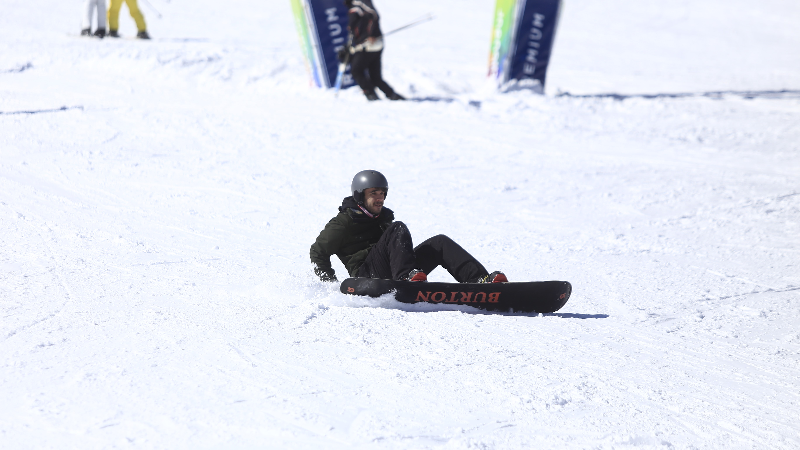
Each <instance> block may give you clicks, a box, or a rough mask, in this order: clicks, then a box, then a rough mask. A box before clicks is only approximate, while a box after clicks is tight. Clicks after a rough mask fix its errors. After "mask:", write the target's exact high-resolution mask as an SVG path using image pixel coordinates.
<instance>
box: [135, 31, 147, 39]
mask: <svg viewBox="0 0 800 450" xmlns="http://www.w3.org/2000/svg"><path fill="white" fill-rule="evenodd" d="M136 39H150V35H149V34H147V31H140V32H138V33H136Z"/></svg>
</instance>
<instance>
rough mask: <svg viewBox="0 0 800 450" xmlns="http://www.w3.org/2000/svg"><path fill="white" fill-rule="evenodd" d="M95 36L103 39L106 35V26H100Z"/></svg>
mask: <svg viewBox="0 0 800 450" xmlns="http://www.w3.org/2000/svg"><path fill="white" fill-rule="evenodd" d="M94 37H99V38H100V39H103V38H104V37H106V29H105V28H98V29H97V30H96V31H95V32H94Z"/></svg>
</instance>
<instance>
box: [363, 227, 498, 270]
mask: <svg viewBox="0 0 800 450" xmlns="http://www.w3.org/2000/svg"><path fill="white" fill-rule="evenodd" d="M438 266H442V267H444V268H445V269H447V271H448V272H450V275H452V276H453V278H455V279H456V281H458V282H459V283H466V282H474V281H477V280H478V278H481V277H483V276H485V275H487V274H488V273H489V272H487V271H486V268H484V267H483V265H482V264H481V263H480V262H478V260H476V259H475V258H474V257H473V256H472V255H470V254H469V253H468V252H467V251H466V250H464V249H463V248H462V247H461V246H460V245H458V244H456V243H455V242H454V241H453V240H452V239H450V238H449V237H447V236H445V235H443V234H440V235H438V236H434V237H432V238H430V239H428V240H427V241H425V242H423V243H421V244H419V245H418V246H416V248H412V244H411V233H409V231H408V228H407V227H406V225H405V224H404V223H403V222H395V223H393V224H392V225H391V226H390V227H389V228H387V229H386V231H384V233H383V235H382V236H381V238H380V240H378V243H377V244H375V245H374V246H373V247H372V250H370V252H369V254H368V255H367V259H366V260H364V264H363V265H362V266H361V267H360V268H359V269H358V276H359V277H367V278H384V279H391V280H402V279H404V278H406V277H407V276H408V272H410V271H411V269H420V270H422V271H423V272H425V273H426V274H429V273H431V272H432V271H433V269H435V268H436V267H438Z"/></svg>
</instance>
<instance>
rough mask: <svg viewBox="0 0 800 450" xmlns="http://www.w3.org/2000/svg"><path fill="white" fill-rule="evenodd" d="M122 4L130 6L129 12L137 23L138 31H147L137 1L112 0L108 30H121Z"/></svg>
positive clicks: (109, 9)
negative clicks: (120, 12) (120, 13)
mask: <svg viewBox="0 0 800 450" xmlns="http://www.w3.org/2000/svg"><path fill="white" fill-rule="evenodd" d="M122 2H125V3H127V4H128V11H130V13H131V17H133V20H134V21H136V29H137V31H147V25H145V23H144V16H142V12H141V11H139V5H137V4H136V0H111V6H109V7H108V29H109V30H119V10H120V8H122Z"/></svg>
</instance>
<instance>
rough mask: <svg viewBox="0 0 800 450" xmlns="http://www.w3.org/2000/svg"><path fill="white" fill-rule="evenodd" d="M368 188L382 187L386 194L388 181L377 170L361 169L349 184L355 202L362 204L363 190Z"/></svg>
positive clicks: (387, 192) (387, 193)
mask: <svg viewBox="0 0 800 450" xmlns="http://www.w3.org/2000/svg"><path fill="white" fill-rule="evenodd" d="M369 188H384V189H386V195H389V182H388V181H386V177H385V176H383V174H382V173H380V172H378V171H377V170H362V171H361V172H358V173H357V174H356V176H354V177H353V182H352V183H351V184H350V192H352V193H353V199H354V200H355V201H356V203H358V204H359V205H363V204H364V190H365V189H369Z"/></svg>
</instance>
